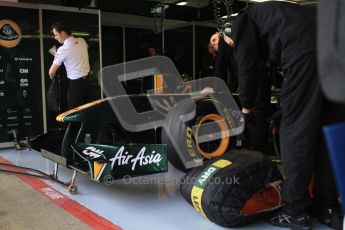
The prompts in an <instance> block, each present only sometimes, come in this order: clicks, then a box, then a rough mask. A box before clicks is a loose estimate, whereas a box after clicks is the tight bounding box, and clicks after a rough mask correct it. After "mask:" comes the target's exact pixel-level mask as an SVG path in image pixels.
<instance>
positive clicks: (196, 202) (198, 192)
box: [191, 159, 232, 218]
mask: <svg viewBox="0 0 345 230" xmlns="http://www.w3.org/2000/svg"><path fill="white" fill-rule="evenodd" d="M231 164H232V162H231V161H228V160H224V159H221V160H218V161H216V162H213V163H212V164H210V165H209V166H207V167H206V168H205V169H204V170H203V171H202V172H201V173H200V174H199V175H198V177H197V178H196V181H199V179H200V178H201V176H202V175H203V174H204V173H205V172H207V170H208V169H209V168H211V167H216V168H217V170H216V171H214V172H213V173H212V174H211V175H210V176H209V178H208V180H207V182H208V181H209V179H210V178H212V177H213V176H214V175H216V174H217V173H218V172H219V171H220V170H221V169H222V168H225V167H227V166H229V165H231ZM207 184H208V183H205V184H203V185H202V186H200V185H199V186H198V185H197V182H196V183H194V186H193V188H192V192H191V201H192V204H193V206H194V208H195V210H197V211H198V212H199V213H200V214H201V215H202V216H204V217H206V218H207V216H206V214H205V212H204V210H203V208H202V200H201V199H202V195H203V193H204V190H205V188H206V186H207Z"/></svg>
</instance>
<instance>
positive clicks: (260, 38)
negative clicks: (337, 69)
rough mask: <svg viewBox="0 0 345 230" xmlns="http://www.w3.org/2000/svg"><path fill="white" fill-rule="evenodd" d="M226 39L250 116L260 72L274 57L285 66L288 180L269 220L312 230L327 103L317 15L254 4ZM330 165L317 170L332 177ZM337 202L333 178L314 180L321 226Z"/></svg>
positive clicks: (283, 134)
mask: <svg viewBox="0 0 345 230" xmlns="http://www.w3.org/2000/svg"><path fill="white" fill-rule="evenodd" d="M224 40H225V42H226V43H227V44H228V45H230V46H233V47H234V55H235V59H236V62H237V66H238V83H239V92H240V100H241V103H242V105H243V109H242V112H243V113H244V114H245V116H248V115H250V113H251V109H252V107H253V105H254V103H255V97H256V91H257V87H258V80H257V79H258V74H257V73H258V70H260V68H261V66H262V65H263V64H264V63H265V62H266V61H267V60H268V59H269V58H270V57H269V56H273V57H276V58H277V59H278V60H277V61H279V63H280V64H281V67H282V69H283V72H284V75H283V83H282V91H281V110H282V120H281V126H280V145H281V155H282V164H283V171H284V174H285V177H286V179H285V182H284V186H283V201H284V203H285V205H284V207H283V209H282V210H281V211H279V212H278V213H276V214H274V215H273V216H272V217H271V218H270V220H269V221H270V223H271V224H273V225H276V226H280V227H289V228H291V229H311V223H310V217H309V213H308V208H309V207H310V205H311V199H310V196H309V194H308V186H309V184H310V181H311V178H312V174H313V171H314V161H315V160H316V159H317V158H322V157H321V155H322V153H324V152H318V150H319V149H318V146H316V145H317V143H318V142H317V138H318V134H319V133H320V131H321V126H320V125H321V124H320V116H321V112H322V104H323V95H322V94H321V91H320V85H319V81H318V73H317V61H316V57H317V56H316V12H315V10H314V9H311V8H305V7H303V6H300V5H297V4H293V3H289V2H265V3H260V4H254V5H252V6H250V7H248V8H247V9H246V10H245V11H244V12H243V13H242V14H241V15H240V16H238V17H237V18H236V19H235V20H234V22H233V25H232V31H231V37H230V36H224ZM272 54H273V55H272ZM324 154H326V153H324ZM326 158H327V157H326ZM326 164H327V163H326V162H325V165H324V167H322V165H321V166H319V167H318V168H316V169H315V172H318V173H320V174H324V173H326V174H327V175H332V172H329V171H330V168H329V167H327V166H326ZM321 172H323V173H321ZM320 180H323V181H320ZM317 185H318V186H317ZM319 186H322V188H319ZM326 190H327V191H326ZM337 198H338V194H337V192H336V189H335V184H334V181H333V179H332V176H330V177H328V179H325V178H324V177H317V176H315V186H314V199H313V206H314V207H315V209H316V210H318V211H317V212H314V213H316V217H317V219H318V220H319V221H320V222H321V223H323V224H329V225H330V219H331V218H333V214H334V213H335V208H336V207H337V206H338V203H337Z"/></svg>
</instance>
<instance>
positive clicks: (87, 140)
mask: <svg viewBox="0 0 345 230" xmlns="http://www.w3.org/2000/svg"><path fill="white" fill-rule="evenodd" d="M84 143H85V144H90V143H91V134H90V133H86V134H85V138H84Z"/></svg>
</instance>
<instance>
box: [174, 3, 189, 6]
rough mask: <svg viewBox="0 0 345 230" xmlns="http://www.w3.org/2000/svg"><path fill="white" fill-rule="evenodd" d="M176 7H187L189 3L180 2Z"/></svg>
mask: <svg viewBox="0 0 345 230" xmlns="http://www.w3.org/2000/svg"><path fill="white" fill-rule="evenodd" d="M176 5H178V6H185V5H187V2H178V3H176Z"/></svg>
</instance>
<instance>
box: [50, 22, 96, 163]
mask: <svg viewBox="0 0 345 230" xmlns="http://www.w3.org/2000/svg"><path fill="white" fill-rule="evenodd" d="M52 30H53V34H54V37H55V39H56V40H57V41H58V42H59V43H60V44H63V45H62V46H61V47H59V48H58V50H57V52H56V54H55V57H54V61H53V64H52V65H51V67H50V69H49V76H50V78H54V77H55V76H56V72H57V70H58V68H59V67H60V66H61V64H62V63H63V64H64V65H65V67H66V72H67V78H68V89H67V107H68V109H72V108H75V107H77V106H80V105H83V104H85V103H86V100H87V90H88V81H87V76H88V74H89V72H90V65H89V55H88V50H87V49H88V46H87V44H86V42H85V40H84V39H83V38H75V37H73V36H72V35H71V29H70V28H69V27H68V26H67V25H66V24H64V23H63V22H57V23H55V24H53V25H52ZM79 129H80V124H79V123H70V124H69V125H68V128H67V130H66V133H65V136H64V138H63V142H62V147H61V154H62V156H64V157H66V159H67V161H68V162H69V163H70V162H71V160H73V152H72V149H71V144H72V143H73V142H74V140H75V138H76V136H77V134H78V131H79Z"/></svg>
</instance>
